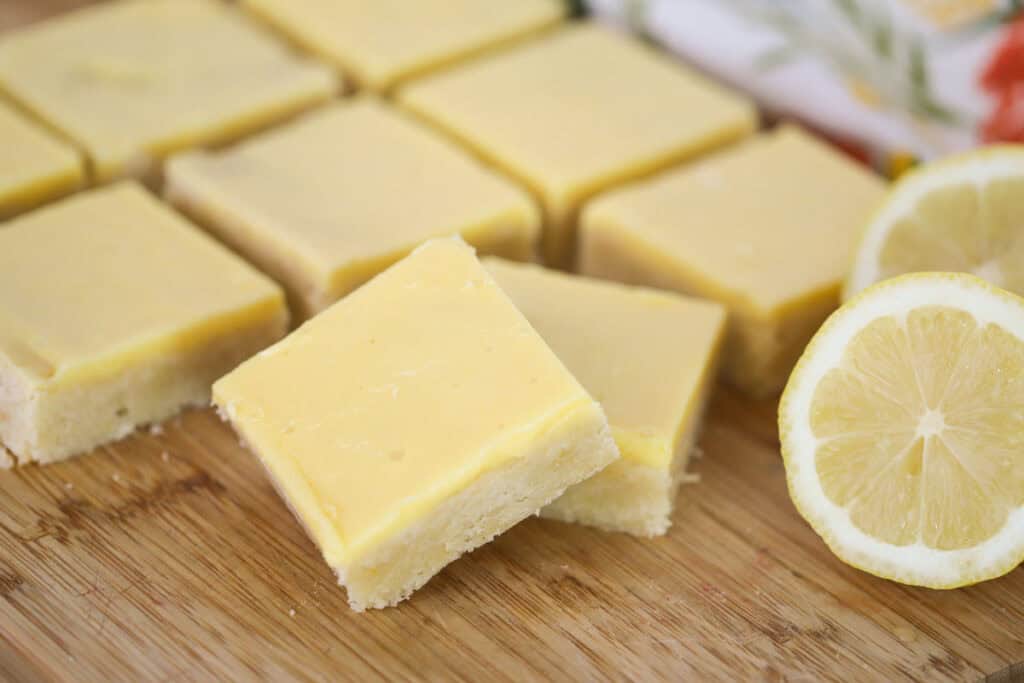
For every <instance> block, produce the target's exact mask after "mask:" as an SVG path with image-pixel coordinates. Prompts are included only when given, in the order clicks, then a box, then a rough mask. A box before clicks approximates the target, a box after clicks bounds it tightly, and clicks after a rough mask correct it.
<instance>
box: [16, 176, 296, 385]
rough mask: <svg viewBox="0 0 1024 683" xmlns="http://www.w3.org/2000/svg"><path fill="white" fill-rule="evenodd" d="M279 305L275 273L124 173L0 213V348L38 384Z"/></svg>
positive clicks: (191, 338) (197, 339)
mask: <svg viewBox="0 0 1024 683" xmlns="http://www.w3.org/2000/svg"><path fill="white" fill-rule="evenodd" d="M283 307H284V297H283V295H282V293H281V291H280V289H279V288H278V287H277V286H276V285H274V283H273V282H271V281H270V280H268V279H267V278H266V277H264V276H262V275H260V274H259V273H258V272H256V271H255V270H253V269H252V268H250V267H249V266H248V265H246V264H245V263H244V262H243V261H241V260H240V259H239V258H238V257H236V256H235V255H234V254H231V253H230V252H229V251H227V250H226V249H224V248H223V247H221V246H220V245H218V244H216V243H215V242H214V241H213V240H211V239H210V238H209V237H207V236H205V235H204V234H202V232H200V231H199V230H197V229H195V228H194V227H192V226H191V225H189V224H188V223H187V222H186V221H184V220H183V219H181V218H180V217H179V216H177V215H176V214H174V213H173V212H171V211H169V210H168V209H167V208H165V207H163V206H162V205H161V204H160V203H159V202H158V201H157V200H156V199H155V198H153V197H152V196H151V195H150V194H149V193H147V192H146V191H145V190H143V189H142V188H141V187H139V186H138V185H136V184H135V183H133V182H123V183H119V184H117V185H113V186H111V187H108V188H103V189H100V190H93V191H91V192H88V193H85V194H80V195H77V196H75V197H71V198H68V199H65V200H62V201H61V202H59V203H57V204H53V205H51V206H48V207H45V208H42V209H38V210H36V211H34V212H32V213H29V214H26V215H24V216H22V217H20V218H17V219H15V220H13V221H10V222H8V223H6V224H4V225H0V354H3V355H5V356H7V357H8V358H9V359H10V360H11V361H12V362H13V363H14V364H15V366H17V367H20V368H22V370H24V371H26V372H27V373H28V374H29V375H30V376H32V377H33V378H35V380H36V381H39V382H45V383H46V384H47V385H48V386H54V385H56V384H58V383H69V382H75V381H81V380H84V379H85V378H86V377H88V376H92V375H93V374H94V373H110V372H115V371H116V370H117V369H118V368H119V367H122V366H124V365H126V364H128V363H129V362H130V361H132V360H133V359H136V358H138V356H139V355H146V354H157V353H161V352H164V351H167V350H171V349H182V348H186V347H190V346H192V345H197V344H199V343H201V342H202V341H203V340H205V339H208V338H210V337H211V336H214V335H217V334H220V333H222V332H223V331H224V330H229V329H231V328H233V327H235V326H238V325H244V324H245V323H247V322H252V321H256V320H261V319H269V318H271V317H273V316H280V315H282V314H283Z"/></svg>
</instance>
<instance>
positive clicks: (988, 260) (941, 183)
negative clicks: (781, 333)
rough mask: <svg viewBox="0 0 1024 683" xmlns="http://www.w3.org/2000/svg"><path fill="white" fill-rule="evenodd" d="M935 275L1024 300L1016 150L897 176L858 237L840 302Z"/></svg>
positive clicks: (1019, 149)
mask: <svg viewBox="0 0 1024 683" xmlns="http://www.w3.org/2000/svg"><path fill="white" fill-rule="evenodd" d="M940 270H941V271H957V272H965V273H974V274H975V275H977V276H979V277H981V278H984V279H986V280H988V281H989V282H991V283H993V284H995V285H998V286H1000V287H1003V288H1004V289H1008V290H1010V291H1012V292H1015V293H1017V294H1024V145H1000V146H995V147H989V148H987V149H983V150H979V151H975V152H968V153H966V154H961V155H958V156H953V157H950V158H948V159H946V160H944V161H940V162H938V163H933V164H929V165H927V166H924V167H922V168H921V169H919V170H917V171H913V172H911V173H908V174H907V175H905V176H903V177H902V178H901V179H900V180H899V181H898V182H897V183H896V184H895V185H893V187H892V190H891V191H890V192H889V195H888V197H886V200H885V202H884V204H883V205H882V207H881V208H880V209H879V211H878V212H876V213H875V215H874V217H873V218H872V219H871V222H870V223H869V224H868V226H867V229H866V230H865V232H864V235H863V238H862V240H861V243H860V247H859V249H858V250H857V255H856V258H855V260H854V264H853V268H852V270H851V271H850V274H849V277H848V278H847V280H846V283H845V286H844V288H843V299H844V300H845V299H849V298H850V297H851V296H853V295H854V294H856V293H857V292H859V291H861V290H862V289H864V288H865V287H867V286H869V285H872V284H874V283H875V282H879V281H881V280H884V279H886V278H889V277H893V276H895V275H901V274H903V273H912V272H919V271H940Z"/></svg>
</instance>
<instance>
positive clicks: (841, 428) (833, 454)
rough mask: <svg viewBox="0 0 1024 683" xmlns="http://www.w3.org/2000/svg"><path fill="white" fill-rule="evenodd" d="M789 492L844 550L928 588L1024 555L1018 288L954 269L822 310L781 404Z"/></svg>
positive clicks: (1005, 565) (1022, 315) (1005, 567)
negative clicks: (825, 313)
mask: <svg viewBox="0 0 1024 683" xmlns="http://www.w3.org/2000/svg"><path fill="white" fill-rule="evenodd" d="M779 432H780V437H781V442H782V454H783V459H784V462H785V467H786V476H787V481H788V484H789V491H790V496H791V498H792V499H793V502H794V503H795V505H796V507H797V509H798V510H799V511H800V513H801V514H802V515H803V516H804V517H805V518H806V519H807V521H808V522H810V524H811V526H813V527H814V529H815V530H816V531H817V532H818V534H819V535H820V536H822V538H823V539H824V540H825V541H826V542H827V543H828V545H829V546H830V547H831V549H832V550H833V552H835V554H836V555H837V556H839V558H840V559H842V560H843V561H845V562H847V563H849V564H851V565H853V566H856V567H859V568H861V569H864V570H866V571H868V572H870V573H872V574H875V575H877V576H882V577H885V578H890V579H894V580H897V581H901V582H904V583H909V584H916V585H923V586H929V587H933V588H953V587H957V586H962V585H967V584H972V583H976V582H978V581H982V580H985V579H990V578H994V577H996V576H1000V575H1002V574H1005V573H1006V572H1008V571H1010V570H1011V569H1013V568H1014V567H1016V566H1017V565H1018V564H1020V562H1021V560H1022V559H1024V299H1021V298H1019V297H1017V296H1015V295H1013V294H1010V293H1008V292H1005V291H1003V290H1001V289H999V288H997V287H994V286H992V285H991V284H989V283H987V282H984V281H983V280H981V279H979V278H977V277H974V276H971V275H967V274H954V273H915V274H911V275H904V276H900V277H897V278H894V279H891V280H887V281H885V282H882V283H880V284H878V285H875V286H873V287H871V288H869V289H867V290H865V291H864V292H862V293H861V294H860V295H858V296H857V297H855V298H854V299H852V300H851V301H850V302H849V303H847V304H846V305H845V306H843V307H842V308H841V309H840V310H838V311H837V312H836V313H834V314H833V315H832V317H831V318H829V320H828V321H826V323H825V324H824V325H823V326H822V328H821V329H820V330H819V331H818V333H817V335H815V337H814V339H813V340H812V341H811V343H810V344H809V345H808V347H807V349H806V351H805V352H804V355H803V357H802V358H801V359H800V361H799V362H798V363H797V366H796V368H795V369H794V371H793V374H792V375H791V377H790V380H789V384H788V385H787V387H786V390H785V392H784V394H783V397H782V400H781V402H780V404H779Z"/></svg>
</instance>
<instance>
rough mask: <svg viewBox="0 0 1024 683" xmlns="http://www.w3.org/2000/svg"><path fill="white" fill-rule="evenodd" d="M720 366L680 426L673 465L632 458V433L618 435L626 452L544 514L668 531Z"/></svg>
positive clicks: (602, 525) (710, 372)
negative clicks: (645, 461)
mask: <svg viewBox="0 0 1024 683" xmlns="http://www.w3.org/2000/svg"><path fill="white" fill-rule="evenodd" d="M717 369H718V364H717V363H712V364H711V365H710V366H709V367H708V368H707V370H706V372H705V374H704V377H703V378H702V380H701V388H700V392H699V396H698V397H697V399H696V400H695V401H694V406H695V408H694V409H693V411H692V412H691V413H690V415H689V416H688V417H687V419H686V421H685V422H684V423H683V426H682V428H681V429H680V430H679V435H678V437H677V444H676V446H675V449H674V451H673V456H672V461H671V462H670V464H669V466H668V467H667V468H666V467H655V466H652V465H649V464H646V463H644V462H641V461H639V460H636V459H633V458H630V457H629V452H630V441H631V439H630V438H629V437H627V436H625V435H617V438H616V443H617V445H618V448H619V451H620V452H621V453H622V457H621V458H620V459H619V460H616V461H615V462H613V463H612V464H611V465H609V466H608V467H606V468H604V469H603V470H601V471H600V472H598V473H597V474H595V475H594V476H593V477H591V478H590V479H586V480H584V481H582V482H580V483H579V484H576V485H575V486H571V487H569V489H568V490H567V491H566V492H565V493H564V494H563V495H562V496H561V497H560V498H558V499H557V500H555V501H554V502H553V503H551V504H550V505H548V506H547V507H545V508H544V509H543V510H541V512H540V515H541V517H546V518H548V519H557V520H559V521H562V522H572V523H576V524H586V525H587V526H592V527H596V528H598V529H602V530H603V531H613V532H614V531H621V532H624V533H627V534H633V535H634V536H642V537H647V538H651V537H654V536H662V535H664V534H665V533H667V532H668V530H669V528H670V527H671V526H672V510H673V509H674V508H675V501H676V497H677V496H678V494H679V486H680V485H681V484H682V483H683V481H684V480H685V479H686V466H687V464H688V463H689V462H690V455H691V454H692V453H693V451H694V449H695V448H696V447H697V439H698V437H699V436H700V429H701V426H702V425H703V423H704V415H705V413H706V412H707V405H708V401H709V399H710V397H711V390H712V388H713V387H714V384H715V375H716V374H717Z"/></svg>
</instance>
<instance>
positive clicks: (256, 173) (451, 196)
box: [166, 98, 540, 318]
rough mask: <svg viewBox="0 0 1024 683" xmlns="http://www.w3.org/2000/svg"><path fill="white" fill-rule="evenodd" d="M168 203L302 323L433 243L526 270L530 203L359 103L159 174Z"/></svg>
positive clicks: (434, 141)
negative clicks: (278, 290)
mask: <svg viewBox="0 0 1024 683" xmlns="http://www.w3.org/2000/svg"><path fill="white" fill-rule="evenodd" d="M166 181H167V182H166V194H167V197H168V199H169V200H170V201H171V202H172V203H174V204H176V205H177V206H178V207H179V208H181V209H182V210H183V211H185V213H187V214H188V215H189V216H191V217H192V218H193V219H194V220H196V221H197V222H198V223H199V224H200V225H203V226H205V227H206V228H207V229H208V230H210V231H211V232H213V233H214V234H216V235H217V236H218V237H219V238H220V239H221V240H222V241H224V242H226V243H227V244H229V245H231V246H232V247H233V248H234V249H235V250H236V251H239V252H240V253H242V254H244V255H245V256H246V257H248V258H249V260H250V261H252V262H253V263H255V264H256V265H257V266H259V267H260V268H262V269H263V270H264V271H265V272H267V273H269V274H270V275H271V276H272V277H274V278H275V279H277V280H278V281H279V282H281V283H283V284H284V286H285V288H286V290H287V291H288V293H289V299H290V301H291V304H292V309H293V310H294V311H295V313H296V316H297V317H298V318H307V317H309V316H311V315H313V314H315V313H317V312H318V311H321V310H323V309H324V308H326V307H327V306H329V305H330V304H332V303H334V302H335V301H337V300H338V299H339V298H341V297H342V296H343V295H345V294H347V293H348V292H350V291H351V290H353V289H355V288H356V287H358V286H359V285H361V284H362V283H363V282H365V281H366V280H368V279H370V278H371V277H373V276H374V275H376V274H377V273H379V272H380V271H382V270H384V269H385V268H387V267H388V266H389V265H391V264H392V263H394V262H395V261H397V260H399V259H400V258H402V257H403V256H405V255H407V254H408V253H409V252H410V251H411V250H412V249H413V248H414V247H416V246H417V245H418V244H420V243H421V242H423V241H424V240H426V239H428V238H431V237H438V236H442V235H450V234H453V233H459V234H461V235H462V236H463V237H464V238H465V239H466V240H467V241H469V242H470V243H471V244H473V245H474V246H476V247H477V248H479V249H480V250H481V251H484V252H487V253H494V254H499V255H502V256H507V257H509V258H516V259H529V258H531V257H532V256H533V254H534V251H535V249H536V247H535V243H536V241H537V235H538V233H539V231H540V218H539V212H538V210H537V209H536V208H535V206H534V205H533V203H532V200H531V199H530V197H529V195H527V194H526V193H524V192H523V191H522V190H520V189H519V188H517V187H515V186H514V185H512V184H511V183H510V182H509V181H507V180H505V179H504V178H500V177H498V176H497V175H496V174H495V173H494V172H493V171H491V170H489V169H487V168H485V167H484V166H483V165H482V164H480V163H479V162H478V161H477V160H475V159H473V158H472V157H470V156H469V155H468V154H466V153H465V152H464V151H462V150H460V149H458V148H457V147H455V146H454V145H453V144H452V143H451V142H449V141H447V140H444V139H442V138H441V137H440V136H439V135H438V134H437V133H436V132H434V131H431V130H429V129H427V128H425V127H424V126H423V125H422V124H420V123H419V122H417V121H415V120H412V119H411V118H410V117H409V116H408V115H407V114H404V113H402V112H399V111H396V110H394V109H391V108H389V107H387V106H386V105H385V104H383V103H381V102H380V101H378V100H376V99H374V98H358V99H357V100H356V101H354V102H351V103H339V104H335V105H331V106H329V107H325V108H323V109H320V110H318V111H315V112H312V113H310V114H307V115H306V116H304V117H302V118H300V119H299V120H298V121H296V122H293V123H291V124H288V125H286V126H284V127H282V128H279V129H277V130H274V131H270V132H268V133H264V134H263V135H260V136H257V137H255V138H252V139H250V140H248V141H246V142H243V143H241V144H240V145H238V146H237V147H235V148H232V149H227V150H223V151H219V152H194V153H186V154H184V155H182V156H179V157H175V158H173V159H172V160H171V161H170V162H169V163H168V164H167V174H166Z"/></svg>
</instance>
